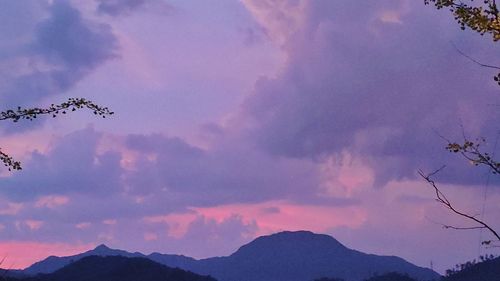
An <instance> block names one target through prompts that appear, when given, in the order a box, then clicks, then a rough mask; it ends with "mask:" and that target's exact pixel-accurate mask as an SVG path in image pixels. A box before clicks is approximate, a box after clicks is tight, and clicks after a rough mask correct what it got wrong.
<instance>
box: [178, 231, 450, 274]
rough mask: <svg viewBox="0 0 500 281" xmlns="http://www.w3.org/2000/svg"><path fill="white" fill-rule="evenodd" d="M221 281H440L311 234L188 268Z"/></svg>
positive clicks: (264, 240)
mask: <svg viewBox="0 0 500 281" xmlns="http://www.w3.org/2000/svg"><path fill="white" fill-rule="evenodd" d="M186 269H188V270H191V271H193V272H196V273H200V274H209V275H211V276H214V277H215V278H217V279H218V280H220V281H234V280H238V281H264V280H265V281H282V280H287V281H304V280H314V279H317V278H321V277H335V278H342V279H344V280H346V281H359V280H363V279H366V278H369V277H371V276H373V275H374V274H376V273H379V274H383V273H387V272H400V273H406V274H408V275H409V276H411V277H413V278H415V279H419V280H433V279H438V278H439V277H440V275H439V274H437V273H436V272H434V271H432V270H430V269H426V268H421V267H417V266H415V265H413V264H411V263H409V262H407V261H405V260H403V259H401V258H399V257H395V256H377V255H369V254H365V253H361V252H358V251H355V250H351V249H349V248H347V247H345V246H344V245H342V244H341V243H340V242H338V241H337V240H335V239H334V238H333V237H331V236H328V235H322V234H315V233H312V232H308V231H297V232H289V231H286V232H280V233H277V234H273V235H269V236H262V237H259V238H257V239H255V240H254V241H252V242H250V243H249V244H246V245H244V246H242V247H241V248H240V249H238V250H237V251H236V252H235V253H234V254H232V255H230V256H228V257H218V258H209V259H204V260H199V261H198V262H196V263H194V264H192V267H188V268H186Z"/></svg>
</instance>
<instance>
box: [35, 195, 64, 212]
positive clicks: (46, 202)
mask: <svg viewBox="0 0 500 281" xmlns="http://www.w3.org/2000/svg"><path fill="white" fill-rule="evenodd" d="M68 202H69V197H67V196H61V195H48V196H42V197H40V198H38V200H37V201H36V202H35V207H37V208H43V207H45V208H49V209H54V208H56V207H58V206H62V205H66V204H68Z"/></svg>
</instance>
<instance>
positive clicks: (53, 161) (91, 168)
mask: <svg viewBox="0 0 500 281" xmlns="http://www.w3.org/2000/svg"><path fill="white" fill-rule="evenodd" d="M100 137H101V134H100V133H98V132H96V131H94V130H93V129H92V128H90V127H88V128H86V129H83V130H80V131H76V132H73V133H71V134H69V135H67V136H65V137H63V138H61V139H60V140H59V141H58V142H57V143H56V145H55V146H54V147H53V148H52V150H50V151H49V152H48V153H47V154H42V153H39V152H37V151H35V152H33V153H32V155H31V160H30V161H26V163H25V167H24V168H25V170H23V171H22V172H19V173H16V174H14V175H12V176H11V177H6V178H2V179H0V182H2V187H1V188H0V193H3V194H4V195H6V196H8V197H9V198H13V199H14V200H20V201H26V200H33V199H34V198H36V197H38V196H42V198H39V199H38V200H39V201H38V206H47V207H49V206H52V207H55V205H54V204H59V205H60V204H62V203H64V202H63V201H64V198H66V197H64V196H65V195H68V194H86V195H92V196H100V197H101V196H104V197H106V196H110V195H111V194H115V193H117V192H119V191H120V190H122V186H121V179H120V177H121V174H122V171H121V166H120V160H121V156H120V155H119V154H118V153H115V152H112V151H106V152H104V153H103V154H98V153H97V147H98V144H99V140H100ZM54 194H57V195H58V196H59V197H47V196H51V195H54ZM44 196H45V197H44ZM61 196H62V197H61ZM40 200H41V201H40ZM61 200H62V201H61Z"/></svg>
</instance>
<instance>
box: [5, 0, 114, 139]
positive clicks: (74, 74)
mask: <svg viewBox="0 0 500 281" xmlns="http://www.w3.org/2000/svg"><path fill="white" fill-rule="evenodd" d="M37 2H38V3H36V2H35V3H34V2H33V1H27V2H26V3H27V5H26V7H17V6H16V5H13V4H11V3H10V2H9V1H7V2H2V4H0V5H3V6H7V7H4V8H5V10H8V9H12V6H16V9H18V10H21V11H19V13H13V15H18V14H22V15H23V14H26V15H33V17H28V16H26V17H23V16H21V17H20V18H17V16H16V19H15V20H16V22H17V20H19V21H20V25H19V26H12V29H13V30H19V31H18V32H11V31H9V30H10V29H0V32H1V34H2V36H3V35H4V34H6V35H7V37H8V38H9V42H10V44H2V45H1V46H0V48H1V49H2V52H3V53H4V55H2V56H1V57H0V73H2V77H1V78H0V80H1V81H0V82H1V83H2V87H1V88H0V97H1V98H2V107H3V108H4V109H5V108H13V107H17V106H19V105H21V106H26V105H29V106H34V105H38V104H39V103H40V102H41V101H43V100H44V99H45V98H47V97H52V96H56V95H61V94H63V93H65V92H66V91H68V90H69V89H71V88H73V87H74V86H75V85H76V83H77V82H79V81H81V80H82V79H83V78H84V77H86V76H87V75H88V74H89V73H91V72H92V71H93V70H94V69H96V68H97V67H98V66H100V65H102V64H103V63H105V62H106V61H109V60H110V59H113V58H116V57H117V56H118V52H117V51H118V41H117V39H116V37H115V36H114V34H113V32H112V30H111V27H110V26H109V25H107V24H104V23H99V22H95V21H93V20H89V19H87V18H84V17H83V15H82V14H81V13H80V11H79V10H78V9H76V8H75V7H73V6H72V5H71V3H70V2H69V1H61V0H56V1H51V2H50V3H49V2H46V1H37ZM23 4H24V3H23ZM4 8H2V10H4ZM13 15H9V16H7V19H6V20H4V21H6V22H7V23H6V24H7V25H8V24H9V21H8V19H12V17H13ZM6 125H7V126H6V128H7V130H21V129H28V128H30V127H32V126H33V124H29V125H25V126H8V125H9V124H6Z"/></svg>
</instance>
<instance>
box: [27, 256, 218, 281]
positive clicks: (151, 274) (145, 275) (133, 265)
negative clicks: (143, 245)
mask: <svg viewBox="0 0 500 281" xmlns="http://www.w3.org/2000/svg"><path fill="white" fill-rule="evenodd" d="M68 280H71V281H102V280H106V281H137V280H150V281H216V280H215V279H213V278H212V277H208V276H201V275H198V274H195V273H192V272H188V271H184V270H182V269H179V268H170V267H168V266H165V265H162V264H159V263H156V262H154V261H152V260H150V259H147V258H139V257H123V256H105V257H102V256H88V257H84V258H82V259H80V260H78V261H76V262H74V263H71V264H70V265H67V266H65V267H63V268H61V269H59V270H57V271H55V272H53V273H50V274H39V275H37V276H35V277H31V278H27V279H20V280H19V281H68Z"/></svg>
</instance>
